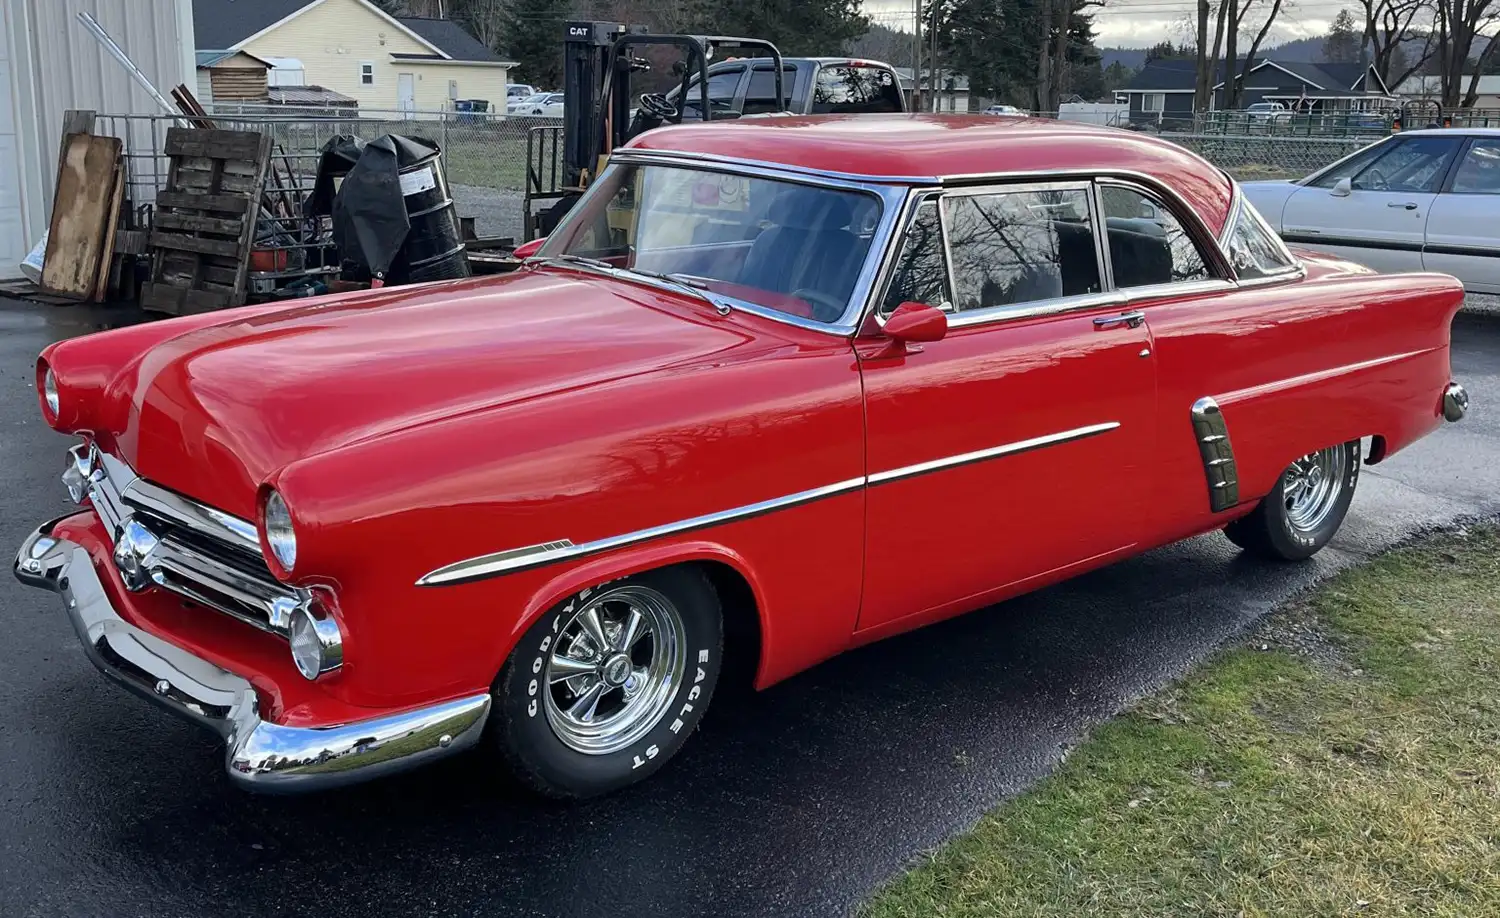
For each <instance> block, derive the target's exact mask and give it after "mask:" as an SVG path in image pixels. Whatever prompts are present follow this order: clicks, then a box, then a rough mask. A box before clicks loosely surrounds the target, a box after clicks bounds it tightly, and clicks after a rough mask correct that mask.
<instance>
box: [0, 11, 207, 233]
mask: <svg viewBox="0 0 1500 918" xmlns="http://www.w3.org/2000/svg"><path fill="white" fill-rule="evenodd" d="M0 3H4V4H5V6H6V14H7V15H6V17H5V23H6V26H7V28H8V29H10V30H12V34H10V35H7V36H5V40H6V43H7V44H8V45H9V47H10V48H12V49H13V51H14V55H13V64H14V65H15V67H16V69H17V70H18V71H20V72H17V73H16V74H15V78H16V79H15V81H14V83H15V85H14V87H13V89H14V92H15V93H16V96H17V98H16V99H15V103H16V109H17V111H18V113H19V114H20V116H21V117H20V121H21V122H22V126H23V132H22V136H23V137H27V138H29V140H30V142H31V143H32V144H34V149H32V150H28V151H25V152H24V153H23V154H22V156H21V164H22V169H21V171H22V181H23V184H24V185H25V186H27V187H26V190H25V191H23V194H24V195H25V196H26V197H27V198H28V199H29V200H28V201H27V204H28V206H27V207H26V212H27V221H26V222H27V224H28V226H27V229H28V232H29V234H30V235H32V236H39V235H40V233H41V231H42V230H43V229H45V228H46V227H45V223H46V220H47V218H48V215H50V213H51V210H52V191H53V183H54V182H55V180H56V176H55V172H56V169H57V150H58V144H59V143H60V141H61V132H62V119H63V112H65V111H67V110H68V109H93V110H95V111H98V112H101V113H103V112H110V113H141V114H150V113H155V112H158V111H159V110H160V109H159V107H158V106H157V105H156V103H155V102H153V101H152V100H151V97H150V96H149V95H148V94H147V93H146V92H145V91H144V90H142V89H141V88H140V87H139V86H137V85H136V84H135V82H134V80H132V79H131V78H130V76H129V75H128V74H127V73H126V71H125V68H124V67H122V66H121V65H120V63H119V62H118V61H116V60H115V59H114V58H113V57H112V56H111V55H110V54H109V53H108V52H107V51H105V50H104V48H103V47H102V46H100V44H99V43H98V42H97V41H95V39H94V37H93V36H92V35H90V34H89V33H88V31H87V30H86V29H84V27H83V25H82V24H81V23H79V22H78V13H79V12H80V11H87V12H90V13H92V14H93V15H94V17H95V18H96V19H98V20H99V22H100V24H101V25H103V26H104V28H105V29H106V30H107V31H108V32H109V33H110V35H112V36H113V37H114V39H115V41H116V42H117V43H119V45H120V47H122V48H124V49H125V53H126V54H128V55H130V57H131V59H132V60H134V61H135V63H136V66H138V67H140V69H141V70H142V71H144V72H145V73H146V75H147V76H148V77H149V78H150V79H151V81H152V82H153V83H155V84H156V86H157V88H159V89H160V90H161V91H162V93H163V94H169V93H170V92H171V89H172V87H173V86H176V85H177V84H178V83H184V82H185V83H187V84H188V85H189V86H195V85H196V72H195V71H196V68H195V67H194V60H193V50H194V49H193V35H192V3H191V0H0ZM28 154H29V155H28ZM37 205H40V206H37Z"/></svg>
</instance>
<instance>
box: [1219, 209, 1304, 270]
mask: <svg viewBox="0 0 1500 918" xmlns="http://www.w3.org/2000/svg"><path fill="white" fill-rule="evenodd" d="M1242 194H1243V192H1242ZM1233 219H1234V225H1233V226H1231V227H1230V228H1229V232H1228V233H1227V234H1225V237H1224V239H1225V242H1226V245H1225V248H1226V249H1227V250H1228V252H1229V261H1230V262H1231V263H1232V264H1233V265H1234V270H1235V273H1236V274H1238V275H1239V276H1240V279H1241V280H1254V279H1255V278H1258V277H1272V276H1274V275H1277V274H1284V273H1286V272H1287V271H1291V270H1292V269H1294V268H1295V267H1296V266H1297V263H1296V262H1295V261H1293V260H1292V258H1291V256H1290V255H1289V254H1287V252H1286V249H1284V248H1283V247H1282V246H1281V245H1280V244H1279V243H1278V242H1277V241H1276V239H1274V238H1273V237H1272V236H1271V231H1270V230H1268V229H1266V224H1265V221H1264V220H1262V219H1260V215H1259V214H1257V213H1256V212H1255V208H1254V207H1253V206H1251V204H1250V202H1249V201H1246V200H1244V198H1241V199H1240V205H1239V207H1238V208H1237V209H1236V210H1235V212H1234V218H1233Z"/></svg>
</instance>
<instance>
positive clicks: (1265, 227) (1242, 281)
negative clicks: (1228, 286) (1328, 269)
mask: <svg viewBox="0 0 1500 918" xmlns="http://www.w3.org/2000/svg"><path fill="white" fill-rule="evenodd" d="M1246 214H1248V215H1249V216H1248V217H1247V219H1250V220H1253V221H1255V223H1256V225H1258V226H1259V227H1260V228H1261V231H1262V232H1264V233H1265V234H1266V236H1268V237H1269V238H1270V239H1271V244H1272V245H1273V246H1275V247H1276V249H1277V250H1278V251H1280V252H1281V254H1282V256H1283V257H1285V258H1286V259H1287V261H1288V262H1289V265H1288V266H1287V267H1285V268H1282V269H1280V270H1277V271H1269V272H1267V273H1266V274H1265V275H1264V276H1262V277H1251V278H1242V277H1240V272H1239V271H1238V269H1235V268H1234V259H1233V258H1230V257H1229V237H1230V236H1232V235H1233V234H1234V228H1235V225H1236V224H1237V222H1238V221H1239V219H1240V217H1241V216H1243V215H1246ZM1218 243H1219V248H1220V249H1221V250H1222V251H1223V253H1224V258H1225V260H1226V261H1228V262H1229V267H1230V268H1231V269H1234V280H1235V283H1236V284H1238V285H1239V286H1241V287H1261V286H1264V285H1266V284H1279V283H1284V282H1286V281H1289V280H1295V279H1300V278H1302V277H1305V276H1307V267H1306V266H1305V265H1303V264H1302V259H1300V258H1298V257H1297V256H1296V255H1293V254H1292V250H1291V249H1289V248H1287V245H1286V240H1284V239H1282V238H1281V234H1280V233H1278V232H1276V231H1275V230H1273V229H1271V225H1270V224H1269V223H1267V222H1266V219H1265V217H1262V216H1261V214H1260V211H1258V210H1256V209H1255V206H1254V205H1253V204H1250V202H1249V201H1248V200H1247V199H1246V198H1245V192H1244V190H1243V189H1242V188H1240V183H1239V182H1235V183H1234V200H1233V202H1232V203H1231V205H1230V208H1229V219H1228V220H1226V221H1225V222H1224V231H1223V232H1222V233H1220V234H1219V238H1218Z"/></svg>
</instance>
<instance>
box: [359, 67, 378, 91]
mask: <svg viewBox="0 0 1500 918" xmlns="http://www.w3.org/2000/svg"><path fill="white" fill-rule="evenodd" d="M359 85H361V86H374V85H375V64H374V63H373V62H371V61H363V62H361V63H360V65H359Z"/></svg>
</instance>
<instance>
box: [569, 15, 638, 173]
mask: <svg viewBox="0 0 1500 918" xmlns="http://www.w3.org/2000/svg"><path fill="white" fill-rule="evenodd" d="M624 34H625V26H624V25H623V24H621V23H618V22H570V23H568V24H567V36H566V38H565V40H564V42H563V118H564V119H566V120H565V123H564V125H563V154H562V158H563V168H562V184H563V186H564V187H566V188H578V187H580V186H581V185H582V184H583V176H584V174H585V173H588V174H592V173H593V171H594V168H595V165H596V163H597V160H598V157H599V154H600V152H602V151H603V150H604V141H605V138H604V120H603V119H600V118H597V117H595V109H596V107H597V106H598V104H599V102H600V101H601V96H602V95H603V92H602V90H603V87H604V86H605V74H606V73H608V70H609V67H610V66H611V54H610V50H611V49H612V48H613V47H614V44H615V39H617V38H619V37H620V36H622V35H624ZM611 96H613V98H612V100H611V105H612V107H613V108H614V109H615V111H614V119H612V120H613V121H614V122H615V123H623V122H624V121H625V119H627V118H629V114H630V99H629V98H628V97H626V96H624V94H622V93H611Z"/></svg>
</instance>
